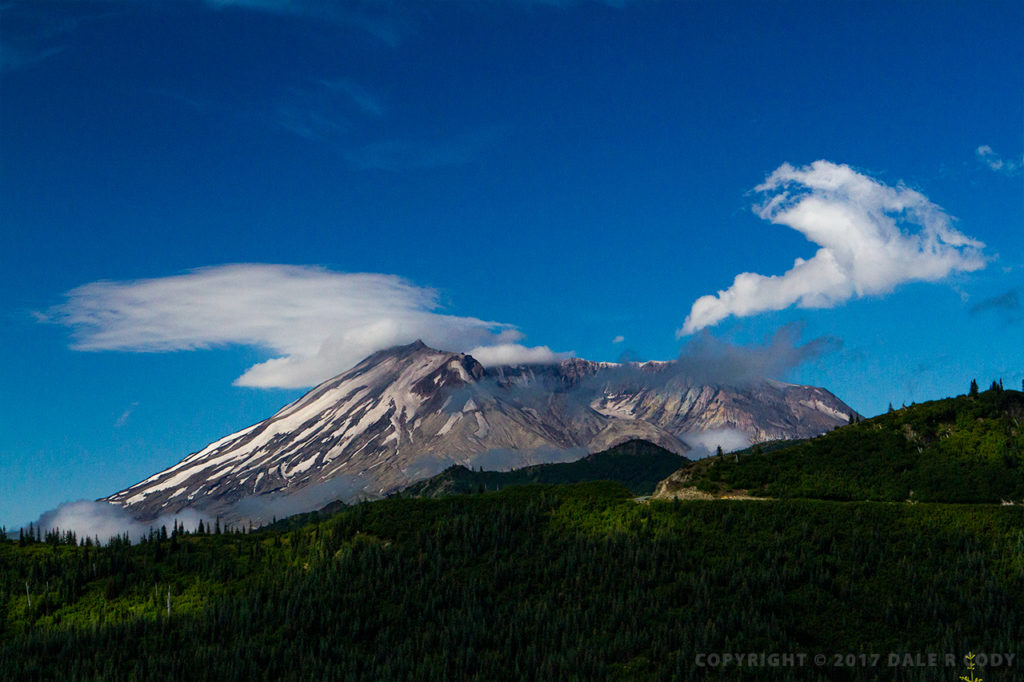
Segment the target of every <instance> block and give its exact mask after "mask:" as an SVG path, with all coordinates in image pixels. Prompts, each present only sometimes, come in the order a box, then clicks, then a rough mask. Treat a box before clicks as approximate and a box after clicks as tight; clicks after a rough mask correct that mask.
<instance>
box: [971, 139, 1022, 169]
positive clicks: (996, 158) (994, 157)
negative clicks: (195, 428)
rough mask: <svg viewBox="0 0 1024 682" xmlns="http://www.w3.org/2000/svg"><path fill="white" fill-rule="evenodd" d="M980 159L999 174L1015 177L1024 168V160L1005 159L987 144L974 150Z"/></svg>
mask: <svg viewBox="0 0 1024 682" xmlns="http://www.w3.org/2000/svg"><path fill="white" fill-rule="evenodd" d="M974 153H975V154H976V155H977V157H978V159H979V160H980V161H981V162H982V163H984V164H985V165H986V166H988V167H989V168H991V169H992V170H994V171H996V172H997V173H1006V174H1007V175H1014V174H1015V173H1016V172H1017V171H1019V170H1020V169H1021V168H1022V167H1024V158H1022V159H1020V160H1019V161H1015V160H1011V159H1004V158H1003V157H1002V156H1000V155H999V154H997V153H996V152H995V151H994V150H993V149H992V147H989V146H988V145H987V144H983V145H981V146H980V147H978V148H977V149H976V150H974Z"/></svg>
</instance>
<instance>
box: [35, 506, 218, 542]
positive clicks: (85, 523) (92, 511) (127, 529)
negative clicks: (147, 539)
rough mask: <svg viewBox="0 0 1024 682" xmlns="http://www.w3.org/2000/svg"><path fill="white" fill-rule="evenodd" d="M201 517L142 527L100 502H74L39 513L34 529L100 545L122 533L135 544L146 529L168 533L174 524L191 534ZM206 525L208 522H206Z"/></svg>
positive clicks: (164, 519)
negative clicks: (69, 534)
mask: <svg viewBox="0 0 1024 682" xmlns="http://www.w3.org/2000/svg"><path fill="white" fill-rule="evenodd" d="M204 518H206V517H204V516H203V515H201V514H199V513H198V512H197V511H195V510H192V509H187V510H184V511H182V512H181V513H179V514H175V515H173V516H170V515H168V516H161V517H158V518H156V519H154V520H153V521H149V522H146V523H143V522H141V521H137V520H136V519H135V518H133V517H132V515H131V514H129V513H128V512H127V511H125V510H124V509H123V508H121V507H118V506H117V505H114V504H110V503H109V502H103V501H102V500H97V501H93V500H77V501H75V502H65V503H64V504H61V505H59V506H58V507H57V508H56V509H51V510H50V511H47V512H43V514H42V516H40V517H39V520H38V521H36V522H35V524H34V525H35V526H36V527H38V528H40V529H41V531H42V533H43V534H45V533H46V531H48V530H59V531H60V532H61V533H64V532H66V531H69V530H70V531H73V532H74V533H75V535H77V536H78V537H79V538H80V539H84V538H86V537H90V538H92V537H98V538H99V539H100V542H106V541H107V540H109V539H110V538H112V537H114V536H118V535H123V534H125V533H127V534H128V536H129V537H130V538H131V539H132V540H133V541H138V540H140V539H141V538H142V537H144V536H145V535H147V534H148V533H149V529H150V528H154V529H158V528H160V526H167V530H168V532H170V530H171V528H173V527H174V522H175V521H177V522H178V523H179V524H181V525H183V526H184V527H185V529H186V530H195V528H196V527H197V526H198V525H199V521H200V519H204ZM206 521H207V522H209V519H206Z"/></svg>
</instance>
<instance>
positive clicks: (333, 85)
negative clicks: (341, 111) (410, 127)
mask: <svg viewBox="0 0 1024 682" xmlns="http://www.w3.org/2000/svg"><path fill="white" fill-rule="evenodd" d="M321 83H322V84H323V86H324V87H325V88H327V89H328V90H331V91H334V92H340V93H342V94H344V95H345V96H346V97H348V98H349V99H350V100H351V101H352V103H353V104H355V105H356V106H357V107H359V109H360V110H362V112H363V113H364V114H367V115H369V116H377V117H379V116H383V115H384V112H385V109H384V104H383V103H382V102H381V101H380V98H379V97H377V96H376V95H374V94H373V93H372V92H370V91H369V90H367V89H366V88H364V87H363V86H361V85H359V83H356V82H355V81H354V80H352V79H351V78H339V79H337V80H328V81H321Z"/></svg>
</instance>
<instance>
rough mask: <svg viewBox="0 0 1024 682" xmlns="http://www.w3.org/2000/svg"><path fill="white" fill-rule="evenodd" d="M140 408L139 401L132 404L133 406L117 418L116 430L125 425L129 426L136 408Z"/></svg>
mask: <svg viewBox="0 0 1024 682" xmlns="http://www.w3.org/2000/svg"><path fill="white" fill-rule="evenodd" d="M138 406H139V403H138V401H134V402H132V404H131V405H129V406H128V408H127V409H126V410H125V411H124V412H122V413H121V416H120V417H118V418H117V421H115V422H114V428H117V429H119V428H121V427H122V426H124V425H125V424H127V423H128V418H129V417H131V416H132V412H134V411H135V408H136V407H138Z"/></svg>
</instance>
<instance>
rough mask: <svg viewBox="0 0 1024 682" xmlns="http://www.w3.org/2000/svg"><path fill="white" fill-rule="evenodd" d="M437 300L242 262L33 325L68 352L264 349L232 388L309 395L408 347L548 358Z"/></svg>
mask: <svg viewBox="0 0 1024 682" xmlns="http://www.w3.org/2000/svg"><path fill="white" fill-rule="evenodd" d="M437 299H438V295H437V292H436V291H434V290H433V289H429V288H424V287H418V286H416V285H414V284H412V283H410V282H408V281H406V280H404V279H402V278H401V277H397V276H395V275H387V274H377V273H343V272H333V271H331V270H326V269H324V268H318V267H310V266H295V265H269V264H259V263H255V264H253V263H249V264H234V265H220V266H213V267H206V268H199V269H197V270H192V271H190V272H187V273H185V274H182V275H175V276H172V277H160V278H155V279H144V280H133V281H127V282H110V281H101V282H92V283H90V284H85V285H83V286H80V287H78V288H76V289H73V290H71V291H69V292H68V293H67V301H66V302H65V303H63V304H61V305H58V306H54V307H53V308H51V309H50V310H49V311H47V312H46V313H45V314H42V315H39V317H40V318H41V319H43V320H45V321H51V322H56V323H59V324H63V325H66V326H68V327H70V328H71V329H72V330H73V333H74V337H75V341H74V343H73V345H72V348H75V349H76V350H122V351H134V352H162V351H178V350H194V349H202V348H212V347H217V346H228V345H241V346H252V347H257V348H263V349H266V350H268V351H270V352H271V353H272V354H273V355H274V357H272V358H270V359H269V360H267V361H265V362H261V363H259V364H256V365H254V366H252V367H250V368H249V369H248V370H247V371H246V372H245V373H244V374H243V375H242V376H240V377H239V378H238V379H237V380H236V381H235V383H236V384H237V385H240V386H254V387H260V388H271V387H280V388H301V387H305V386H311V385H314V384H317V383H319V382H321V381H323V380H325V379H328V378H330V377H331V376H334V375H335V374H338V373H340V372H342V371H344V370H346V369H348V368H349V367H351V366H353V365H354V364H355V363H357V362H359V361H360V360H362V359H363V358H364V357H366V356H367V355H369V354H371V353H373V352H374V351H378V350H381V349H383V348H388V347H390V346H395V345H400V344H405V343H410V342H412V341H415V340H416V339H422V340H423V341H424V342H425V343H427V344H428V345H431V346H433V347H435V348H441V349H445V350H456V351H459V350H463V351H464V350H468V349H470V348H475V347H481V348H486V349H488V350H489V348H490V347H491V346H496V347H497V349H499V350H501V353H499V355H501V357H496V358H495V362H497V363H500V362H502V361H503V360H506V359H510V358H520V360H521V358H522V356H524V355H525V356H529V357H530V358H532V359H533V361H538V360H537V358H539V357H549V356H550V358H552V359H554V358H556V357H557V355H556V354H554V353H551V351H549V350H548V349H547V348H540V349H531V348H526V347H524V346H521V345H519V344H517V343H515V341H518V340H519V339H521V338H522V334H521V333H520V332H519V331H517V330H516V329H515V328H514V327H513V326H512V325H508V324H502V323H498V322H490V321H486V320H480V319H477V318H475V317H459V316H454V315H445V314H443V313H441V312H439V308H440V304H439V303H438V300H437Z"/></svg>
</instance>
